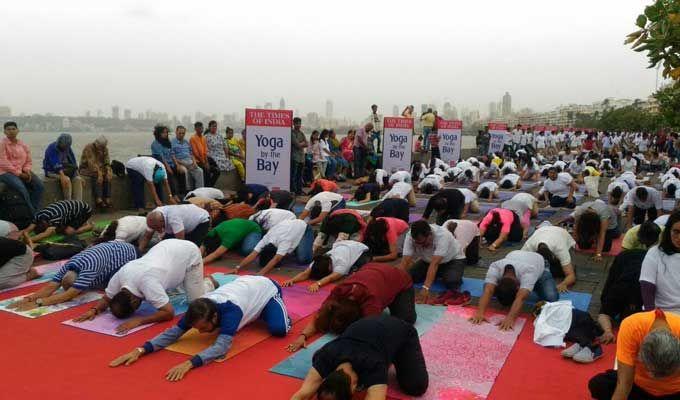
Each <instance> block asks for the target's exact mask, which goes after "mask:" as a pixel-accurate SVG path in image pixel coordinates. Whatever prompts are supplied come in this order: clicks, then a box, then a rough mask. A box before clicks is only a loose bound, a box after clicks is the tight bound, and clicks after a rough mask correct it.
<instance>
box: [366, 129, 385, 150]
mask: <svg viewBox="0 0 680 400" xmlns="http://www.w3.org/2000/svg"><path fill="white" fill-rule="evenodd" d="M381 137H382V135H381V134H380V131H373V132H372V133H371V137H370V139H369V140H370V141H371V143H373V142H375V141H376V140H377V141H378V145H377V146H374V147H373V148H374V149H375V152H376V153H380V141H381V140H380V138H381Z"/></svg>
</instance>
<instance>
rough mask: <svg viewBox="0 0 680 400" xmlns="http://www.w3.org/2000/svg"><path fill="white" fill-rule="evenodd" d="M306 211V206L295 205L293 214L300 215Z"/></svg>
mask: <svg viewBox="0 0 680 400" xmlns="http://www.w3.org/2000/svg"><path fill="white" fill-rule="evenodd" d="M304 209H305V205H304V204H295V205H294V206H293V212H294V213H295V215H300V214H301V213H302V211H304Z"/></svg>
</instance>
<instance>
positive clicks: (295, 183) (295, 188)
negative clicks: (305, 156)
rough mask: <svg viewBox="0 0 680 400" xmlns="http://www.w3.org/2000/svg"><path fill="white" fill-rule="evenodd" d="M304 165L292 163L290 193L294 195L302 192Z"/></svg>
mask: <svg viewBox="0 0 680 400" xmlns="http://www.w3.org/2000/svg"><path fill="white" fill-rule="evenodd" d="M304 167H305V164H304V163H301V162H297V161H293V164H292V165H291V169H290V191H291V192H293V193H296V194H299V193H301V192H302V170H303V169H304Z"/></svg>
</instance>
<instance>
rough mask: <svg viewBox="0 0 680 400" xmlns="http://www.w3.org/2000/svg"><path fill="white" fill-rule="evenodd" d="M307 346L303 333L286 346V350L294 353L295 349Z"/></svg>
mask: <svg viewBox="0 0 680 400" xmlns="http://www.w3.org/2000/svg"><path fill="white" fill-rule="evenodd" d="M305 347H307V343H306V341H305V337H304V336H303V335H300V336H298V338H297V339H295V341H294V342H293V343H291V344H289V345H288V346H286V350H288V351H289V352H291V353H295V352H296V351H298V350H300V349H302V348H305Z"/></svg>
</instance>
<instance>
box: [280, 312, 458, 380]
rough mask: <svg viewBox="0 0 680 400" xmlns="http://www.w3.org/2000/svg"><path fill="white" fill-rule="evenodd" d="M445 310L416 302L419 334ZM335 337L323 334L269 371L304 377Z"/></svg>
mask: <svg viewBox="0 0 680 400" xmlns="http://www.w3.org/2000/svg"><path fill="white" fill-rule="evenodd" d="M445 310H446V307H441V306H430V305H426V304H416V313H417V314H418V319H417V320H416V323H415V328H416V330H418V335H420V336H422V335H423V334H424V333H425V332H427V331H429V330H430V329H431V328H432V326H434V324H436V323H437V321H439V319H440V318H441V317H442V315H443V314H444V311H445ZM333 339H335V335H331V334H326V335H323V336H321V337H320V338H319V339H317V340H316V341H315V342H314V343H312V344H310V345H309V346H307V348H305V349H301V350H299V351H298V352H297V353H295V354H293V355H291V356H290V357H288V358H286V359H285V360H283V361H281V362H280V363H278V364H276V365H275V366H274V367H272V368H271V369H270V370H269V371H271V372H274V373H277V374H279V375H285V376H292V377H293V378H298V379H304V378H305V376H306V375H307V372H309V369H310V368H312V356H313V355H314V353H315V352H316V351H317V350H319V349H320V348H322V347H323V346H324V345H325V344H326V343H328V342H330V341H331V340H333Z"/></svg>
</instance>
